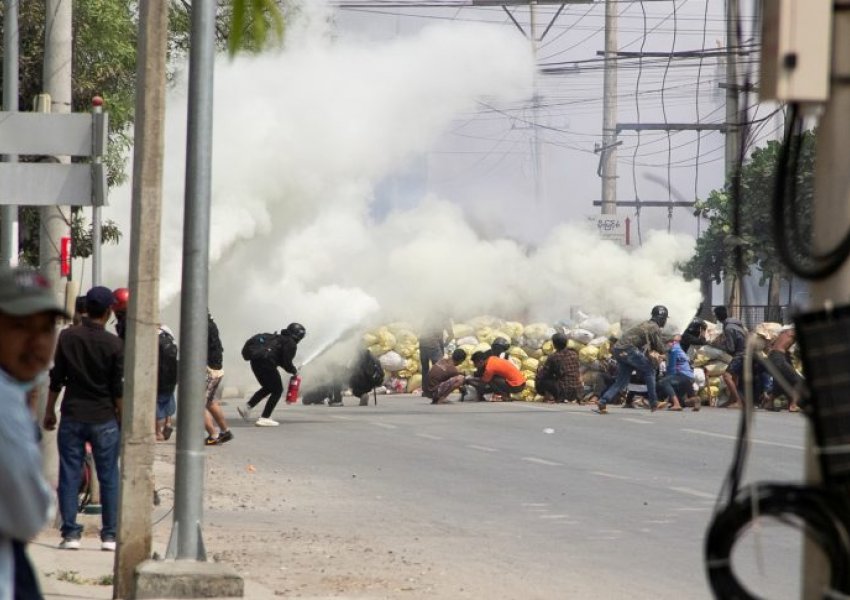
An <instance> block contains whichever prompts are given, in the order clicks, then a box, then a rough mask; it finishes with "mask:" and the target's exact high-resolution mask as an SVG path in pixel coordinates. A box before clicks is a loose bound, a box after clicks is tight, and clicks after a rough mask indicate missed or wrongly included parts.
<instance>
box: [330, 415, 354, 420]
mask: <svg viewBox="0 0 850 600" xmlns="http://www.w3.org/2000/svg"><path fill="white" fill-rule="evenodd" d="M331 419H339V420H340V421H353V420H354V417H346V416H344V415H331Z"/></svg>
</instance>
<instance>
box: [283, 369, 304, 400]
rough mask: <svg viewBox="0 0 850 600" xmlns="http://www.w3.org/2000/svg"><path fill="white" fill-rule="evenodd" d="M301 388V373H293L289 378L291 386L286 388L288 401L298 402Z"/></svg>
mask: <svg viewBox="0 0 850 600" xmlns="http://www.w3.org/2000/svg"><path fill="white" fill-rule="evenodd" d="M299 389H301V375H293V376H292V377H290V378H289V387H288V388H286V403H287V404H295V403H296V402H298V390H299Z"/></svg>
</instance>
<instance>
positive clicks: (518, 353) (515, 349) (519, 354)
mask: <svg viewBox="0 0 850 600" xmlns="http://www.w3.org/2000/svg"><path fill="white" fill-rule="evenodd" d="M508 356H515V357H516V358H518V359H520V360H525V359H526V358H528V354H527V353H526V351H525V350H523V349H522V348H520V347H519V346H511V347H510V349H509V350H508Z"/></svg>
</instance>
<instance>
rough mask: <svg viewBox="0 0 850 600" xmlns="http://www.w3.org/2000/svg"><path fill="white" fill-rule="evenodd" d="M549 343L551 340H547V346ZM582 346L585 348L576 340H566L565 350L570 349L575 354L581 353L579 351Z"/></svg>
mask: <svg viewBox="0 0 850 600" xmlns="http://www.w3.org/2000/svg"><path fill="white" fill-rule="evenodd" d="M550 342H551V340H549V342H547V344H548V343H550ZM584 346H585V344H582V343H581V342H578V341H576V340H573V339H569V340H567V348H572V349H573V350H575V351H576V352H581V349H582V348H584ZM552 351H553V352H554V351H555V348H554V347H553V348H552Z"/></svg>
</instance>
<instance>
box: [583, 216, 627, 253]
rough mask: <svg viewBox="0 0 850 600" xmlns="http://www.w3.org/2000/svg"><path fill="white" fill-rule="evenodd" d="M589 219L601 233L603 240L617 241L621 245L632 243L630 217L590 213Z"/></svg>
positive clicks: (592, 225)
mask: <svg viewBox="0 0 850 600" xmlns="http://www.w3.org/2000/svg"><path fill="white" fill-rule="evenodd" d="M587 221H588V223H589V224H590V225H591V227H594V228H595V229H596V231H597V232H598V233H599V237H600V238H602V239H603V240H609V241H611V242H616V243H618V244H620V245H621V246H628V245H629V244H630V241H631V240H630V233H629V225H630V224H631V219H629V217H621V216H619V215H588V216H587Z"/></svg>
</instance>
